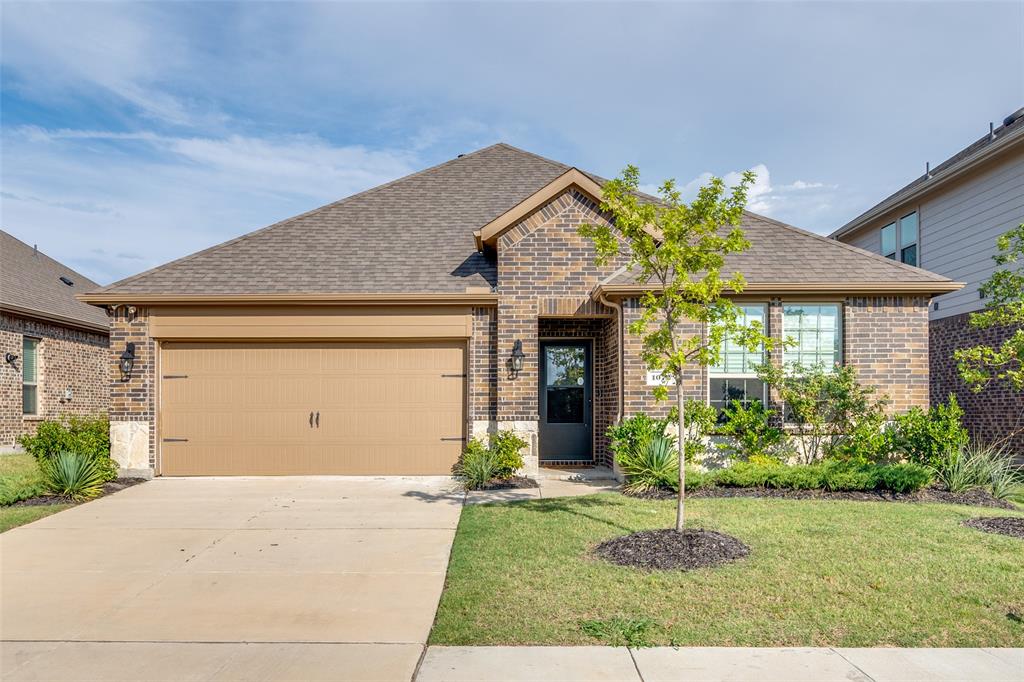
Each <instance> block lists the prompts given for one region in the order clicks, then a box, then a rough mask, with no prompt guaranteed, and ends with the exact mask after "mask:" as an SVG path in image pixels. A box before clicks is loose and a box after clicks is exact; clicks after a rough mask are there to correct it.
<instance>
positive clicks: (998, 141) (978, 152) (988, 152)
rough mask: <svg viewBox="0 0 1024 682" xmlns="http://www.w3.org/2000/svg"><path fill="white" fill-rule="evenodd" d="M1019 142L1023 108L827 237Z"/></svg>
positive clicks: (846, 230)
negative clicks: (989, 132) (988, 132)
mask: <svg viewBox="0 0 1024 682" xmlns="http://www.w3.org/2000/svg"><path fill="white" fill-rule="evenodd" d="M1022 142H1024V107H1022V108H1020V109H1018V110H1017V111H1015V112H1013V113H1012V114H1010V115H1009V116H1007V117H1006V118H1005V119H1004V121H1003V125H1001V126H999V127H998V128H995V129H994V130H993V131H992V132H991V134H987V135H985V136H984V137H981V138H979V139H977V140H975V141H974V142H972V143H971V144H969V145H968V146H966V147H964V148H963V149H961V150H960V151H959V152H957V153H956V154H954V155H953V156H951V157H949V158H948V159H946V160H945V161H943V162H942V163H940V164H939V165H938V166H935V167H934V168H932V169H931V172H930V173H926V174H924V175H922V176H920V177H919V178H917V179H915V180H914V181H912V182H911V183H910V184H908V185H906V186H904V187H902V188H900V189H899V190H897V191H895V192H893V193H892V194H890V195H889V196H887V197H886V198H885V199H882V200H881V201H880V202H878V203H877V204H875V205H874V206H872V207H871V208H869V209H868V210H866V211H864V212H863V213H861V214H860V215H859V216H857V217H856V218H854V219H853V220H851V221H850V222H848V223H846V224H845V225H843V226H842V227H840V228H839V229H838V230H836V231H835V232H833V233H832V234H831V235H829V236H830V237H832V238H833V239H837V238H839V237H841V236H843V235H845V234H849V233H851V232H853V231H854V230H858V229H860V228H862V227H864V226H865V225H867V224H868V223H870V222H872V221H874V220H876V219H878V218H880V217H882V216H883V215H884V214H885V213H888V212H889V211H891V210H895V209H897V208H899V207H900V206H901V205H902V204H904V203H906V202H908V201H910V200H912V199H915V198H916V197H918V196H920V195H922V194H924V193H925V192H930V191H932V190H933V189H935V188H937V187H939V186H941V185H944V184H945V183H947V182H949V181H951V180H954V179H956V178H957V177H959V176H960V175H961V174H962V173H965V172H968V171H970V170H971V169H972V168H974V167H975V166H976V165H977V164H979V163H982V162H984V161H986V160H987V159H991V158H992V157H993V156H995V155H997V154H1001V153H1003V152H1004V151H1008V150H1009V149H1010V148H1012V147H1016V146H1018V145H1020V143H1022Z"/></svg>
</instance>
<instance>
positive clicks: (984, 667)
mask: <svg viewBox="0 0 1024 682" xmlns="http://www.w3.org/2000/svg"><path fill="white" fill-rule="evenodd" d="M414 679H415V680H416V682H470V681H472V682H490V681H494V682H498V681H499V680H500V681H502V682H506V681H507V682H527V681H532V680H552V681H553V680H558V681H559V682H592V681H594V682H597V681H603V680H616V681H619V680H621V681H629V682H677V681H678V682H690V681H706V682H711V681H713V680H714V681H723V682H725V681H728V682H740V681H745V680H751V681H755V682H831V681H832V680H835V681H836V682H918V681H921V682H975V681H977V682H1022V680H1024V649H832V648H816V649H811V648H807V649H754V648H750V649H747V648H728V647H708V648H680V649H675V648H672V647H654V648H650V649H626V648H622V647H436V646H435V647H429V648H428V649H427V653H426V655H425V656H424V658H423V662H422V663H421V665H420V667H419V670H418V671H417V674H416V677H415V678H414Z"/></svg>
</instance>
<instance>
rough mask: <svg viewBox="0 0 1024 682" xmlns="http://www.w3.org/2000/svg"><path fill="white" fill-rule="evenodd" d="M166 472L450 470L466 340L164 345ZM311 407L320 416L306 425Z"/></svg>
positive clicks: (460, 417) (460, 423)
mask: <svg viewBox="0 0 1024 682" xmlns="http://www.w3.org/2000/svg"><path fill="white" fill-rule="evenodd" d="M161 366H162V372H161V373H162V374H163V375H164V376H167V375H175V374H176V375H181V376H183V377H185V378H179V379H165V380H163V382H162V389H161V415H160V433H161V437H162V438H173V439H178V438H185V439H187V441H185V442H167V443H162V449H161V471H162V473H164V474H168V475H230V474H238V475H259V474H407V475H413V474H448V473H450V471H451V466H452V464H453V463H454V462H455V461H456V460H457V459H458V455H459V452H460V451H461V447H462V442H461V441H457V440H454V441H453V440H451V439H452V438H460V437H461V435H462V432H463V429H464V414H465V413H464V402H465V396H464V391H465V385H464V379H463V378H462V376H463V372H464V346H463V344H461V343H456V342H452V343H446V344H440V345H439V344H438V342H434V343H433V344H426V343H394V344H370V343H358V344H340V343H326V344H317V345H311V344H242V343H231V344H199V343H187V344H186V343H165V344H164V346H163V349H162V355H161ZM310 411H313V412H319V413H320V424H319V426H318V427H316V426H314V427H310V425H309V415H310Z"/></svg>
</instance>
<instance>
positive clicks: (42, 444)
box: [18, 416, 117, 481]
mask: <svg viewBox="0 0 1024 682" xmlns="http://www.w3.org/2000/svg"><path fill="white" fill-rule="evenodd" d="M18 442H19V443H20V444H21V446H22V447H23V448H25V451H26V452H28V453H29V454H30V455H32V456H33V457H35V458H36V461H37V462H39V464H40V466H42V465H43V464H44V463H45V462H46V461H48V460H50V459H53V458H55V457H57V456H59V455H60V454H62V453H65V452H73V453H75V454H78V455H81V456H83V457H85V458H86V459H90V460H95V461H96V463H97V467H98V468H99V470H100V472H101V473H102V474H103V476H104V479H103V480H104V481H110V480H113V479H115V478H117V465H116V464H115V463H114V461H113V460H112V459H110V424H109V422H108V421H107V418H106V417H105V416H98V417H74V416H72V417H68V418H66V420H46V421H41V422H39V424H38V425H37V426H36V432H35V435H23V436H20V437H19V438H18Z"/></svg>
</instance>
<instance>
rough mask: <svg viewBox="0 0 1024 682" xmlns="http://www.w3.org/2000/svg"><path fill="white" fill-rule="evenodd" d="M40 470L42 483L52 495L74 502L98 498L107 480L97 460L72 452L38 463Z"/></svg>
mask: <svg viewBox="0 0 1024 682" xmlns="http://www.w3.org/2000/svg"><path fill="white" fill-rule="evenodd" d="M40 469H42V472H43V482H44V483H45V485H46V488H47V489H48V490H49V491H50V492H51V493H52V494H54V495H59V496H61V497H67V498H69V499H72V500H75V501H76V502H79V501H82V500H91V499H93V498H94V497H99V496H100V495H101V494H102V493H103V484H104V483H105V482H106V480H107V476H106V472H105V471H104V469H103V466H102V465H101V463H100V462H99V461H98V460H96V459H94V458H92V457H86V456H85V455H79V454H77V453H74V452H61V453H59V454H58V455H56V456H54V457H51V458H50V459H49V460H46V461H43V462H40Z"/></svg>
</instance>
